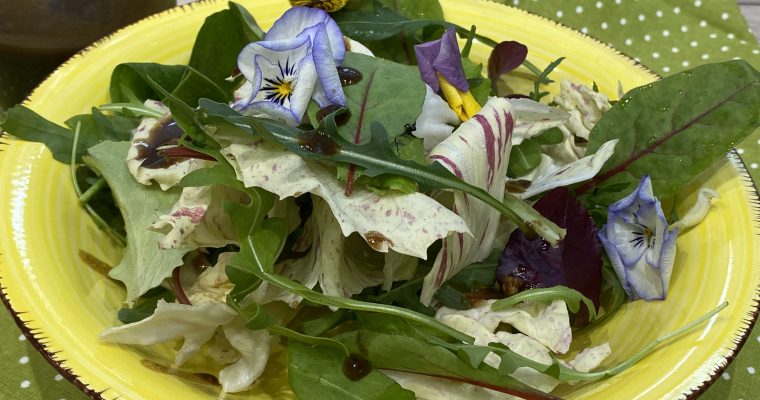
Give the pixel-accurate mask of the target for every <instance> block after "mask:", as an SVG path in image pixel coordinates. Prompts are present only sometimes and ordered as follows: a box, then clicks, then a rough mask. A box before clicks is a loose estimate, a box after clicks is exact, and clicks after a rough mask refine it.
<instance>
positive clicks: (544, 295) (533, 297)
mask: <svg viewBox="0 0 760 400" xmlns="http://www.w3.org/2000/svg"><path fill="white" fill-rule="evenodd" d="M554 300H562V301H564V302H565V304H567V308H568V309H569V310H570V311H571V312H574V313H577V312H578V311H579V310H580V307H581V304H580V303H581V302H583V304H585V305H586V309H587V310H589V319H590V320H595V319H596V308H595V307H594V302H593V301H591V299H589V298H588V297H586V296H584V295H583V294H581V292H579V291H577V290H575V289H570V288H569V287H567V286H562V285H559V286H554V287H550V288H534V289H528V290H525V291H523V292H520V293H518V294H515V295H512V296H509V297H507V298H505V299H501V300H499V301H496V302H494V303H493V304H491V309H492V310H494V311H502V310H506V309H508V308H510V307H512V306H514V305H515V304H517V303H520V302H524V301H535V302H540V303H545V304H548V303H551V302H552V301H554Z"/></svg>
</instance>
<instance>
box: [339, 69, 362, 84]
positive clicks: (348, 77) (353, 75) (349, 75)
mask: <svg viewBox="0 0 760 400" xmlns="http://www.w3.org/2000/svg"><path fill="white" fill-rule="evenodd" d="M338 77H339V78H340V84H341V85H342V86H351V85H356V84H357V83H359V82H361V80H362V78H364V76H363V75H362V73H361V72H359V71H357V70H355V69H353V68H351V67H338Z"/></svg>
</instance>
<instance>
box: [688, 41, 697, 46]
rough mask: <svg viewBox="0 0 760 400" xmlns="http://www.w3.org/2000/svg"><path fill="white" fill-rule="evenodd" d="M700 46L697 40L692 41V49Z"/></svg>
mask: <svg viewBox="0 0 760 400" xmlns="http://www.w3.org/2000/svg"><path fill="white" fill-rule="evenodd" d="M698 44H699V43H697V41H696V40H692V41H691V43H689V46H691V47H697V45H698Z"/></svg>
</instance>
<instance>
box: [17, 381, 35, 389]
mask: <svg viewBox="0 0 760 400" xmlns="http://www.w3.org/2000/svg"><path fill="white" fill-rule="evenodd" d="M31 384H32V383H31V382H29V381H23V382H21V385H19V386H21V389H26V388H28V387H29V386H31Z"/></svg>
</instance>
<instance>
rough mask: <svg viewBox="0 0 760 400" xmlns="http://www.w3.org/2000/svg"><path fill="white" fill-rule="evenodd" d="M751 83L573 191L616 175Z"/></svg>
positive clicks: (582, 189) (585, 188)
mask: <svg viewBox="0 0 760 400" xmlns="http://www.w3.org/2000/svg"><path fill="white" fill-rule="evenodd" d="M752 84H754V82H752V83H749V84H747V85H746V86H744V87H742V88H740V89H739V90H737V91H735V92H734V93H732V94H731V95H730V96H728V97H726V98H725V99H723V100H721V101H719V102H717V103H716V104H715V105H714V106H712V107H710V108H709V109H708V110H706V111H704V112H703V113H701V114H699V115H697V116H696V117H694V118H693V119H691V120H690V121H688V122H687V123H686V124H684V125H683V126H682V127H680V128H678V129H676V130H674V131H672V132H670V133H668V134H667V135H665V136H663V137H662V138H660V140H658V141H656V142H654V143H653V144H652V145H651V146H649V147H647V148H645V149H644V150H642V151H640V152H638V153H637V154H634V155H633V156H631V157H629V158H628V159H627V160H625V161H624V162H623V163H621V164H620V165H618V166H616V167H615V168H612V169H611V170H609V171H607V172H605V173H604V174H602V175H599V176H597V177H594V178H593V179H591V180H590V181H587V182H586V183H584V184H583V185H581V187H579V188H578V190H576V191H575V193H576V194H578V195H580V194H582V193H584V192H586V191H588V190H589V189H591V188H593V187H594V186H596V185H597V184H599V183H602V182H604V181H606V180H607V179H609V178H611V177H613V176H615V175H617V174H618V173H620V172H623V171H625V170H626V169H627V168H628V167H629V166H630V165H631V164H633V163H634V162H636V161H637V160H638V159H640V158H641V157H644V156H646V155H647V154H649V153H652V152H653V151H655V149H657V148H658V147H660V146H661V145H663V144H664V143H665V142H667V141H668V140H670V139H672V138H673V137H674V136H676V135H677V134H679V133H681V132H683V131H685V130H686V129H689V128H691V127H692V126H693V125H694V124H696V123H697V122H699V120H701V119H702V118H704V117H705V116H707V115H708V114H710V113H711V112H713V111H715V109H717V108H718V107H720V106H722V105H723V104H724V103H726V102H728V101H730V100H731V99H732V98H733V97H734V96H736V95H738V94H739V93H741V92H742V91H743V90H744V89H746V88H748V87H749V86H751V85H752Z"/></svg>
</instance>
